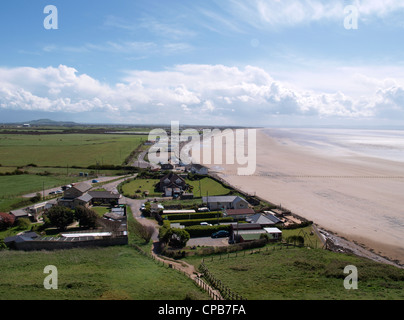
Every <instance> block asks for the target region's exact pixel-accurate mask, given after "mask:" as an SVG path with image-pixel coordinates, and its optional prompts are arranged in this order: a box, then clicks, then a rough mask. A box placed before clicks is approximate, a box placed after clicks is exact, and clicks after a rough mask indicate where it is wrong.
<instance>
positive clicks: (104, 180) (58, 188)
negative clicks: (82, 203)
mask: <svg viewBox="0 0 404 320" xmlns="http://www.w3.org/2000/svg"><path fill="white" fill-rule="evenodd" d="M118 178H122V179H123V178H124V176H113V177H99V178H92V179H90V180H86V181H80V182H88V183H90V184H92V183H91V181H93V180H94V179H96V180H98V181H99V182H107V181H111V180H115V179H118ZM80 182H76V183H80ZM121 182H122V181H121ZM118 184H119V183H117V185H118ZM61 188H62V186H59V187H55V188H51V189H46V190H45V196H47V195H49V192H52V191H57V190H61ZM37 193H40V194H41V195H42V193H43V190H39V191H37V192H34V193H29V194H26V195H23V197H24V198H32V197H34V196H36V194H37Z"/></svg>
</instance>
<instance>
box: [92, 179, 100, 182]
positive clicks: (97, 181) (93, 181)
mask: <svg viewBox="0 0 404 320" xmlns="http://www.w3.org/2000/svg"><path fill="white" fill-rule="evenodd" d="M98 182H99V181H98V180H95V179H94V180H93V181H91V183H98Z"/></svg>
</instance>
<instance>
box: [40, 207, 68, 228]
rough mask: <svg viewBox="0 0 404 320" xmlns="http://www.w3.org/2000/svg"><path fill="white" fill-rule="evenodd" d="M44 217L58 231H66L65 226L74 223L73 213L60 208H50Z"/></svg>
mask: <svg viewBox="0 0 404 320" xmlns="http://www.w3.org/2000/svg"><path fill="white" fill-rule="evenodd" d="M46 215H47V217H48V218H49V221H50V223H51V224H52V225H53V226H55V227H56V228H58V229H60V230H66V228H67V226H68V225H69V224H71V223H73V221H74V211H73V210H71V209H69V208H66V207H62V206H54V207H52V208H50V209H49V211H48V213H47V214H46Z"/></svg>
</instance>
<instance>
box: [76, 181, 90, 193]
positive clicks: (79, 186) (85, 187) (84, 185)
mask: <svg viewBox="0 0 404 320" xmlns="http://www.w3.org/2000/svg"><path fill="white" fill-rule="evenodd" d="M72 188H74V189H77V190H79V191H80V192H82V193H84V192H87V191H88V190H90V189H91V188H92V186H91V185H90V184H89V183H87V182H81V183H78V184H75V185H74V186H73V187H72Z"/></svg>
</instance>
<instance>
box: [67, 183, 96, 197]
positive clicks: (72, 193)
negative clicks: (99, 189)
mask: <svg viewBox="0 0 404 320" xmlns="http://www.w3.org/2000/svg"><path fill="white" fill-rule="evenodd" d="M91 188H92V185H91V184H89V183H87V182H81V183H78V184H75V185H74V186H73V187H71V188H69V189H67V190H66V191H65V192H64V194H63V198H64V199H76V198H78V197H80V196H82V195H83V194H84V193H86V192H87V191H88V190H90V189H91Z"/></svg>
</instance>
